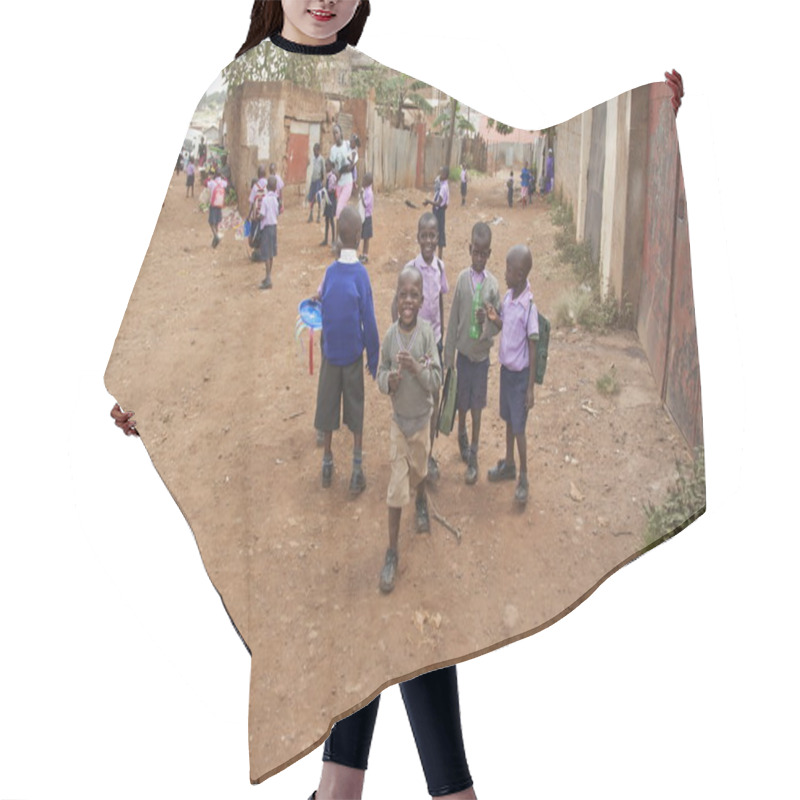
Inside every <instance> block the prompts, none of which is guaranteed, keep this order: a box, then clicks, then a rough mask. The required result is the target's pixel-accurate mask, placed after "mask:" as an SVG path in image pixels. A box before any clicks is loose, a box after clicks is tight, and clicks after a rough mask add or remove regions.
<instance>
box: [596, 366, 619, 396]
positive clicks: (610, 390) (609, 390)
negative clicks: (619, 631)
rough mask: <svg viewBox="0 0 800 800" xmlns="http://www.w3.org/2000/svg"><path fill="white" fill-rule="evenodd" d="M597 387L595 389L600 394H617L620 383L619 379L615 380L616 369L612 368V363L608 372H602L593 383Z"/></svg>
mask: <svg viewBox="0 0 800 800" xmlns="http://www.w3.org/2000/svg"><path fill="white" fill-rule="evenodd" d="M594 385H595V386H596V387H597V391H598V392H600V394H604V395H606V397H611V396H613V395H615V394H619V390H620V385H619V381H618V380H617V371H616V369H614V365H613V364H612V365H611V369H609V371H608V372H604V373H603V374H602V375H601V376H600V377H599V378H598V379H597V380H596V381H595V384H594Z"/></svg>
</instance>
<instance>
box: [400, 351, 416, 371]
mask: <svg viewBox="0 0 800 800" xmlns="http://www.w3.org/2000/svg"><path fill="white" fill-rule="evenodd" d="M397 362H398V364H400V370H401V371H402V370H404V369H406V370H408V371H409V372H410V373H411V374H412V375H417V374H419V371H420V369H422V366H421V364H420V363H419V362H418V361H415V360H414V358H413V357H412V355H411V353H409V352H408V351H406V350H401V351H400V352H399V353H398V354H397Z"/></svg>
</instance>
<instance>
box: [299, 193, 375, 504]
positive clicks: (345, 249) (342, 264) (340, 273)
mask: <svg viewBox="0 0 800 800" xmlns="http://www.w3.org/2000/svg"><path fill="white" fill-rule="evenodd" d="M360 236H361V217H360V216H359V215H358V211H356V209H355V208H352V207H350V206H348V207H347V208H345V209H344V210H343V211H342V214H341V216H340V217H339V240H340V242H341V245H342V250H341V254H340V256H339V258H338V259H337V260H336V261H334V262H333V264H331V265H330V266H329V267H328V269H327V270H326V271H325V277H324V278H323V280H322V286H321V289H320V292H319V295H318V298H317V299H319V300H320V301H321V303H322V331H323V337H322V365H321V367H320V371H319V384H318V386H317V411H316V416H315V419H314V427H315V428H316V429H317V430H318V431H322V432H323V434H324V442H323V444H324V452H323V456H322V486H323V488H326V489H327V488H328V487H329V486H330V485H331V481H332V479H333V452H332V450H331V444H332V441H333V431H335V430H338V428H339V424H340V416H341V420H342V421H343V422H344V424H345V425H347V427H348V428H350V430H351V431H352V433H353V472H352V475H351V476H350V494H351V495H353V496H355V495H358V494H360V493H361V492H363V491H364V489H365V488H366V486H367V479H366V478H365V477H364V470H363V468H362V463H361V462H362V454H361V447H362V439H363V430H364V366H363V365H364V350H366V351H367V369H368V370H369V373H370V375H372V377H373V379H374V378H375V375H376V373H377V371H378V355H379V350H380V340H379V338H378V324H377V322H376V321H375V308H374V305H373V301H372V286H371V285H370V282H369V275H368V273H367V270H366V269H365V268H364V266H363V264H361V262H360V261H359V260H358V256H357V255H356V250H357V248H358V242H359V239H360Z"/></svg>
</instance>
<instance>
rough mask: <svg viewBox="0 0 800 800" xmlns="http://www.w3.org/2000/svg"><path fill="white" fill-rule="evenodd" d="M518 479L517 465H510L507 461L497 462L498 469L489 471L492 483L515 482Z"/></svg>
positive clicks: (493, 468) (494, 468)
mask: <svg viewBox="0 0 800 800" xmlns="http://www.w3.org/2000/svg"><path fill="white" fill-rule="evenodd" d="M516 477H517V465H516V464H515V463H514V462H513V461H512V462H511V463H510V464H508V463H507V462H506V460H505V459H501V460H500V461H498V462H497V466H496V467H492V468H491V469H490V470H489V480H490V481H491V482H492V483H497V482H498V481H513V480H514V479H515V478H516Z"/></svg>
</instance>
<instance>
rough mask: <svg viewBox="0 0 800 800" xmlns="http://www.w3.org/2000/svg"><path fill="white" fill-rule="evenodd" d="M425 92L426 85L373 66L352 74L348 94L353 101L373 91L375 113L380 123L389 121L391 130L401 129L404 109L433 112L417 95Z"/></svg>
mask: <svg viewBox="0 0 800 800" xmlns="http://www.w3.org/2000/svg"><path fill="white" fill-rule="evenodd" d="M427 88H428V84H427V83H424V82H423V81H418V80H416V79H414V78H412V77H410V76H408V75H404V74H403V73H402V72H395V71H394V70H390V69H388V68H387V67H384V66H381V65H380V64H375V65H373V66H369V67H365V68H364V69H357V70H353V73H352V75H351V78H350V92H349V93H350V94H351V95H352V96H353V97H366V96H367V95H368V94H369V92H370V89H374V90H375V105H376V107H377V109H378V113H379V114H380V115H381V116H382V117H383V118H384V119H389V120H390V121H391V123H392V125H394V127H395V128H402V127H403V111H405V110H406V109H408V108H418V109H420V110H422V111H425V112H431V111H433V107H432V106H431V104H430V103H429V102H428V101H427V100H426V99H425V98H424V97H423V96H422V94H421V91H422V90H423V89H427Z"/></svg>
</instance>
